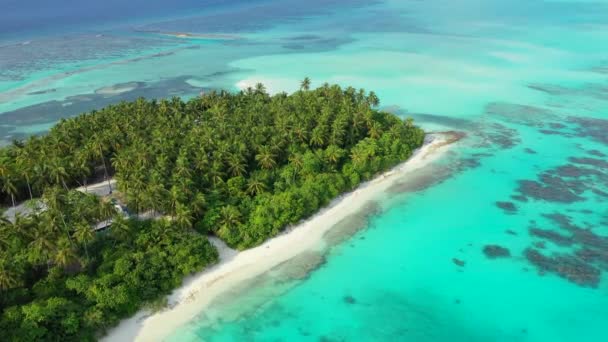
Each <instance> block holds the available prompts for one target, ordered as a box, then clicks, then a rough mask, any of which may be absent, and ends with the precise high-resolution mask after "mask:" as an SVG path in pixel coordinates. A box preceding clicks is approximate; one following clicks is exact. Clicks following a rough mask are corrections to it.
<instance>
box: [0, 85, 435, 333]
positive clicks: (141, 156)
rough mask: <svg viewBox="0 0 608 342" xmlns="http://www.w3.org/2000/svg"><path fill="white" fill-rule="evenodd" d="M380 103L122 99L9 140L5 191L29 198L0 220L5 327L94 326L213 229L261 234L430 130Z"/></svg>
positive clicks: (252, 239) (192, 254) (174, 267)
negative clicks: (93, 188) (100, 188)
mask: <svg viewBox="0 0 608 342" xmlns="http://www.w3.org/2000/svg"><path fill="white" fill-rule="evenodd" d="M378 104H379V100H378V98H377V96H376V95H375V94H374V93H373V92H370V93H367V92H365V91H364V90H356V89H354V88H351V87H349V88H346V89H342V88H341V87H339V86H337V85H333V86H330V85H328V84H325V85H323V86H322V87H320V88H318V89H315V90H311V89H310V80H309V79H305V80H304V81H303V82H302V86H301V89H300V90H299V91H297V92H295V93H293V94H291V95H288V94H285V93H279V94H276V95H272V96H271V95H269V94H268V93H267V92H266V91H265V89H264V86H263V85H262V84H258V85H257V86H256V87H255V88H254V89H252V88H249V89H246V90H243V91H241V92H238V93H234V94H233V93H229V92H225V91H220V92H210V93H208V94H203V95H201V96H199V97H196V98H193V99H190V100H188V101H184V100H181V99H179V98H173V99H171V100H158V101H157V100H151V101H148V100H145V99H138V100H136V101H134V102H123V103H120V104H116V105H112V106H109V107H106V108H104V109H101V110H98V111H93V112H90V113H86V114H82V115H80V116H78V117H75V118H72V119H64V120H61V121H60V122H59V123H58V124H57V125H56V126H55V127H53V128H52V129H51V130H50V132H49V133H48V134H46V135H44V136H39V137H30V138H28V139H27V140H26V141H15V142H14V143H13V144H12V145H11V146H8V147H5V148H2V149H1V150H0V182H1V183H0V185H1V189H2V190H1V192H0V201H2V203H3V205H4V206H6V207H15V206H16V205H17V204H18V203H20V202H23V201H27V203H28V204H27V207H28V208H29V210H27V212H26V211H22V212H20V211H14V212H16V214H14V215H13V216H12V217H6V216H4V217H3V218H2V221H1V222H0V309H1V317H0V340H3V341H32V340H45V341H46V340H49V341H72V340H73V341H89V340H96V339H98V338H100V337H101V336H102V335H103V334H104V333H105V332H106V331H107V330H108V329H109V328H111V327H113V326H115V325H116V324H118V322H119V321H120V320H121V319H124V318H127V317H129V316H132V315H134V314H135V313H136V312H137V311H138V310H140V309H141V308H143V307H158V306H162V305H163V303H164V301H163V298H165V296H166V295H167V294H169V293H170V292H171V291H172V290H173V289H174V288H176V287H178V286H180V284H182V282H183V280H184V278H185V277H187V276H188V275H191V274H193V273H195V272H199V271H201V270H203V269H205V268H206V267H208V266H210V265H213V264H215V263H216V262H217V261H218V252H217V250H216V249H215V248H214V246H213V245H212V244H211V243H210V242H209V237H210V236H214V237H217V238H219V239H221V240H222V241H223V242H225V243H226V244H227V245H228V246H230V247H232V248H235V249H238V250H244V249H248V248H251V247H255V246H258V245H260V244H262V243H264V242H265V241H266V240H268V239H269V238H272V237H275V236H277V235H279V234H280V233H281V232H282V231H283V230H284V229H285V228H286V227H288V226H291V225H295V224H297V223H298V222H301V221H302V220H304V219H306V218H309V217H311V216H312V215H313V214H315V213H316V212H317V211H318V210H319V209H320V208H323V207H325V206H327V205H328V204H329V203H330V202H331V201H332V200H333V199H335V198H337V197H338V196H339V195H341V194H343V193H345V192H348V191H351V190H353V189H355V188H357V187H358V186H359V185H360V184H361V183H362V182H364V181H367V180H370V179H372V178H373V177H374V176H375V175H377V174H379V173H380V172H383V171H387V170H389V169H391V168H393V167H395V166H396V165H398V164H400V163H402V162H403V161H405V160H407V159H408V158H409V157H410V156H411V155H412V153H413V151H414V150H416V149H417V148H419V147H421V146H422V144H423V142H424V137H425V134H424V132H423V131H422V130H421V129H420V128H418V127H416V126H414V125H413V122H412V121H411V120H409V119H408V120H402V119H400V118H399V117H397V116H395V115H393V114H390V113H386V112H382V111H378V110H376V109H375V108H376V107H377V106H378ZM111 179H112V181H111ZM114 181H115V182H116V184H117V190H116V191H112V190H113V188H112V186H113V185H112V182H114ZM98 182H106V183H104V184H105V185H107V187H108V191H107V193H108V196H102V197H100V196H96V195H93V194H90V193H88V192H87V191H86V189H87V187H88V186H89V184H92V183H98ZM105 185H104V186H105ZM77 188H79V189H80V190H78V189H77ZM83 188H84V189H85V190H84V191H82V189H83ZM123 207H124V208H126V209H125V210H120V208H123ZM117 208H119V210H117ZM125 213H127V214H125ZM100 223H102V224H101V226H100ZM103 223H105V224H103Z"/></svg>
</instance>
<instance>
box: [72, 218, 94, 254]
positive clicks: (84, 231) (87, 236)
mask: <svg viewBox="0 0 608 342" xmlns="http://www.w3.org/2000/svg"><path fill="white" fill-rule="evenodd" d="M74 238H75V239H76V242H78V243H80V244H81V245H82V246H83V247H84V252H85V254H86V256H87V259H89V250H88V248H87V245H88V244H89V243H91V242H92V241H93V240H95V232H94V231H93V228H92V227H91V226H90V225H89V224H88V223H86V222H80V223H79V224H77V225H76V231H75V232H74Z"/></svg>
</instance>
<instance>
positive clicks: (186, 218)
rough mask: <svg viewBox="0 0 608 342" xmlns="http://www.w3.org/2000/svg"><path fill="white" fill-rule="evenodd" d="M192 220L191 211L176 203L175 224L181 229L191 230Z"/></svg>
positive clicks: (185, 206)
mask: <svg viewBox="0 0 608 342" xmlns="http://www.w3.org/2000/svg"><path fill="white" fill-rule="evenodd" d="M192 219H193V217H192V211H191V210H190V209H189V208H188V206H187V205H185V204H181V203H177V207H176V209H175V222H176V223H177V225H178V226H179V227H181V228H191V227H192Z"/></svg>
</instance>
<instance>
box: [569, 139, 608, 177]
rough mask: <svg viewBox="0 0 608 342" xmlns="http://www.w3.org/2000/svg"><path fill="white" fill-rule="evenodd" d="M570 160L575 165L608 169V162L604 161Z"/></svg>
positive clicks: (593, 159)
mask: <svg viewBox="0 0 608 342" xmlns="http://www.w3.org/2000/svg"><path fill="white" fill-rule="evenodd" d="M606 134H608V132H606ZM568 160H569V161H570V162H572V163H575V164H583V165H589V166H594V167H597V168H600V169H608V161H605V160H602V159H596V158H576V157H570V158H568Z"/></svg>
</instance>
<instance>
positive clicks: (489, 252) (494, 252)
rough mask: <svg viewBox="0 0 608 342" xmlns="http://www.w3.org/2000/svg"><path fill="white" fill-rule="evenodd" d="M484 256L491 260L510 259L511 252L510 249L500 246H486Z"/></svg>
mask: <svg viewBox="0 0 608 342" xmlns="http://www.w3.org/2000/svg"><path fill="white" fill-rule="evenodd" d="M483 254H485V255H486V257H488V258H490V259H496V258H508V257H510V256H511V252H510V251H509V249H508V248H505V247H502V246H499V245H486V246H484V247H483Z"/></svg>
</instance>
